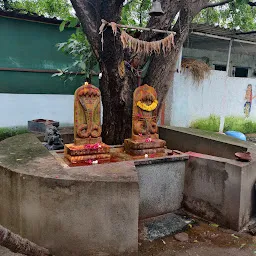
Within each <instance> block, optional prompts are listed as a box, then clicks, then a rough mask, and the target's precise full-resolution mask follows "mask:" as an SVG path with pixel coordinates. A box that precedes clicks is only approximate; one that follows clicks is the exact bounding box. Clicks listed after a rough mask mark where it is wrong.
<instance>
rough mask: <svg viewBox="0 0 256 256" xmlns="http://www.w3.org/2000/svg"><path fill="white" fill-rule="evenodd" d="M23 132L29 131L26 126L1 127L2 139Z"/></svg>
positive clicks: (0, 135) (0, 134) (0, 136)
mask: <svg viewBox="0 0 256 256" xmlns="http://www.w3.org/2000/svg"><path fill="white" fill-rule="evenodd" d="M23 133H28V129H27V128H25V127H12V128H8V127H6V128H0V141H1V140H4V139H7V138H9V137H12V136H15V135H19V134H23Z"/></svg>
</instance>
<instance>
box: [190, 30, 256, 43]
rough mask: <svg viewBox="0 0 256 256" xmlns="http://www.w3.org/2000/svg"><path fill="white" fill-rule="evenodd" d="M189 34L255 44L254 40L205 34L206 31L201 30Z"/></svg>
mask: <svg viewBox="0 0 256 256" xmlns="http://www.w3.org/2000/svg"><path fill="white" fill-rule="evenodd" d="M191 34H193V35H197V36H206V37H210V38H216V39H221V40H226V41H230V40H233V42H238V43H243V44H253V45H256V42H252V41H246V40H240V39H233V38H230V37H224V36H216V35H211V34H206V33H201V32H192V33H191Z"/></svg>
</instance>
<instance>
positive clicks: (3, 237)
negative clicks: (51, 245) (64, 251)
mask: <svg viewBox="0 0 256 256" xmlns="http://www.w3.org/2000/svg"><path fill="white" fill-rule="evenodd" d="M0 245H1V246H4V247H6V248H8V249H9V250H10V251H12V252H16V253H21V254H25V255H28V256H50V255H51V254H50V252H49V251H48V250H47V249H45V248H42V247H40V246H38V245H36V244H34V243H32V242H30V241H29V240H27V239H24V238H22V237H20V236H19V235H16V234H14V233H12V232H11V231H10V230H8V229H6V228H4V227H3V226H1V225H0Z"/></svg>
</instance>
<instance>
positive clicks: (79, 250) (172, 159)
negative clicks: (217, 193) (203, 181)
mask: <svg viewBox="0 0 256 256" xmlns="http://www.w3.org/2000/svg"><path fill="white" fill-rule="evenodd" d="M116 150H117V151H120V150H121V148H120V147H117V148H116ZM54 154H55V157H54ZM56 155H58V154H57V153H56V152H55V153H53V152H51V153H50V152H49V151H48V150H47V149H46V148H45V147H44V146H43V145H42V143H41V142H40V141H39V140H38V139H37V137H36V136H35V135H33V134H23V135H19V136H15V137H12V138H9V139H7V140H4V141H2V142H0V223H1V224H2V225H3V226H5V227H6V228H8V229H10V230H11V231H13V232H15V233H17V234H20V235H21V236H23V237H24V238H27V239H29V240H31V241H33V242H35V243H36V244H38V245H40V246H43V247H46V248H48V249H50V250H51V252H52V253H53V254H54V255H56V256H72V255H90V256H93V255H97V256H98V255H104V256H105V255H106V256H107V255H111V256H112V255H116V256H124V255H125V256H133V255H137V254H138V221H139V218H140V219H143V218H147V217H151V216H158V215H162V214H165V213H169V212H172V211H175V210H177V209H179V208H180V206H181V202H182V198H183V188H184V178H185V162H186V161H187V159H188V155H185V154H182V153H177V154H176V155H170V156H165V157H156V158H144V157H143V158H141V157H140V159H137V158H136V159H133V158H132V157H130V158H128V160H125V161H122V162H115V163H105V164H97V165H90V166H75V167H74V166H73V167H71V166H69V165H68V164H67V163H66V162H65V161H64V156H63V157H62V158H61V159H62V160H61V159H60V158H58V157H57V156H56ZM132 159H133V160H132ZM10 213H11V214H10Z"/></svg>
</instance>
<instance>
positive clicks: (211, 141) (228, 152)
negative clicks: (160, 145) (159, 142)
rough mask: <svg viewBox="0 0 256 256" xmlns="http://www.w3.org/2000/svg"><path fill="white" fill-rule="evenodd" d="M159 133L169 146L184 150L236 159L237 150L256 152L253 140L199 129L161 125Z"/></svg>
mask: <svg viewBox="0 0 256 256" xmlns="http://www.w3.org/2000/svg"><path fill="white" fill-rule="evenodd" d="M159 135H160V138H161V139H163V140H165V141H166V143H167V147H168V148H175V149H178V150H180V151H182V152H187V151H193V152H198V153H202V154H207V155H212V156H218V157H223V158H229V159H235V153H236V152H243V151H247V150H254V151H255V152H256V147H255V145H254V144H253V143H251V142H244V141H241V140H238V139H235V138H232V137H230V136H226V135H222V134H218V133H214V132H208V131H202V130H197V129H190V128H180V127H173V126H160V127H159Z"/></svg>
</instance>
